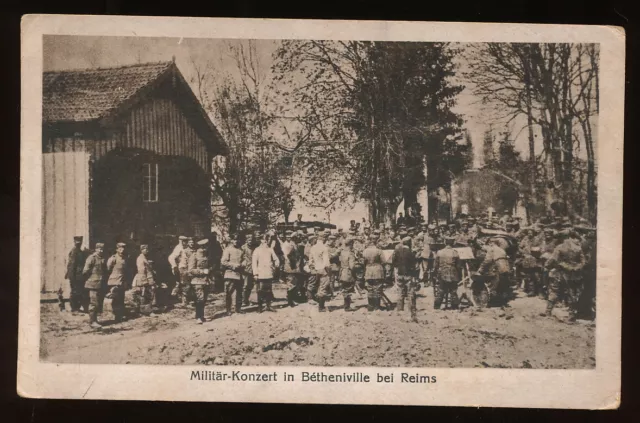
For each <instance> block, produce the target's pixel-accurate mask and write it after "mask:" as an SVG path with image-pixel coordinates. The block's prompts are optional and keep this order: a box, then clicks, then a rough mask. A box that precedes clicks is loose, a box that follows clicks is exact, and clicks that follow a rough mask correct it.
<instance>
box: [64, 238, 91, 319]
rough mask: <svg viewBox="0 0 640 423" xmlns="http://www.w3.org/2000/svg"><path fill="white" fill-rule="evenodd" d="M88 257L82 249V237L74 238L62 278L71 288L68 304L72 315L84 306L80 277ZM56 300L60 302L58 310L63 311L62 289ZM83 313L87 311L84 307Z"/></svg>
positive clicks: (81, 279)
mask: <svg viewBox="0 0 640 423" xmlns="http://www.w3.org/2000/svg"><path fill="white" fill-rule="evenodd" d="M88 255H89V254H88V251H87V250H85V249H84V248H82V237H81V236H74V237H73V248H72V249H71V251H69V256H68V258H67V272H66V273H65V275H64V278H65V279H67V280H69V285H70V288H71V294H70V295H69V302H70V303H71V312H72V313H73V314H74V315H75V314H77V313H78V312H79V311H80V307H81V306H83V305H86V302H85V289H84V277H83V276H82V271H83V269H84V264H85V262H86V261H87V256H88ZM58 300H59V301H60V310H61V311H64V310H65V307H64V298H62V287H60V289H59V290H58ZM84 311H85V312H87V311H88V310H87V309H86V307H85V310H84Z"/></svg>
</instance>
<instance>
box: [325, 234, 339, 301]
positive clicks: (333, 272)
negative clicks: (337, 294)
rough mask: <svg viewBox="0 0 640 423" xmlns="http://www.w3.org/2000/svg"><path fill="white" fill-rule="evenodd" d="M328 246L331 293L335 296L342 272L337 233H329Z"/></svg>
mask: <svg viewBox="0 0 640 423" xmlns="http://www.w3.org/2000/svg"><path fill="white" fill-rule="evenodd" d="M327 248H328V249H329V263H331V266H329V268H330V271H329V279H330V280H331V285H330V286H331V294H332V296H333V292H334V289H339V288H340V286H339V284H340V281H339V280H338V276H339V273H340V266H339V264H340V248H338V246H337V245H336V237H335V235H329V237H328V238H327Z"/></svg>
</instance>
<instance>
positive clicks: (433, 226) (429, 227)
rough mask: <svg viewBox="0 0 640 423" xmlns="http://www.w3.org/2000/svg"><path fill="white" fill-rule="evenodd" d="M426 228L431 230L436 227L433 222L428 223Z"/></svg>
mask: <svg viewBox="0 0 640 423" xmlns="http://www.w3.org/2000/svg"><path fill="white" fill-rule="evenodd" d="M427 228H428V229H431V230H433V229H435V228H436V225H434V224H433V223H430V224H429V226H427Z"/></svg>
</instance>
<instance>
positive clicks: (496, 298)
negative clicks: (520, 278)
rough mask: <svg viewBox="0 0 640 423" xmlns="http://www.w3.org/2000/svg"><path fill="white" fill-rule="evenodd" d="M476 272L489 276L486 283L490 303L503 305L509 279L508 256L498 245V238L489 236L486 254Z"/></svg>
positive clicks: (506, 295)
mask: <svg viewBox="0 0 640 423" xmlns="http://www.w3.org/2000/svg"><path fill="white" fill-rule="evenodd" d="M478 273H479V274H481V275H487V276H491V279H490V280H489V281H488V283H487V288H489V303H490V305H495V306H505V305H506V304H507V297H508V292H507V289H508V287H509V279H510V269H509V257H508V256H507V253H506V252H505V251H504V249H502V248H501V247H500V241H499V238H491V239H490V240H489V242H488V243H487V247H486V255H485V256H484V260H483V261H482V263H481V264H480V267H479V268H478Z"/></svg>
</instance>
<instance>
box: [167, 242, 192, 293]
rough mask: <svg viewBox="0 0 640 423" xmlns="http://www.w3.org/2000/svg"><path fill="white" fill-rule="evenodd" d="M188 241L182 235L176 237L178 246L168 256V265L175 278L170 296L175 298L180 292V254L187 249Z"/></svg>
mask: <svg viewBox="0 0 640 423" xmlns="http://www.w3.org/2000/svg"><path fill="white" fill-rule="evenodd" d="M188 241H189V238H187V237H186V236H184V235H180V236H179V237H178V245H176V246H175V247H174V248H173V251H172V252H171V254H169V265H170V266H171V271H172V272H173V276H174V277H175V278H176V285H175V287H174V288H173V290H172V292H171V295H172V296H177V295H178V292H179V290H180V283H181V279H182V278H181V277H180V253H181V252H182V250H183V249H185V248H186V247H187V242H188Z"/></svg>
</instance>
